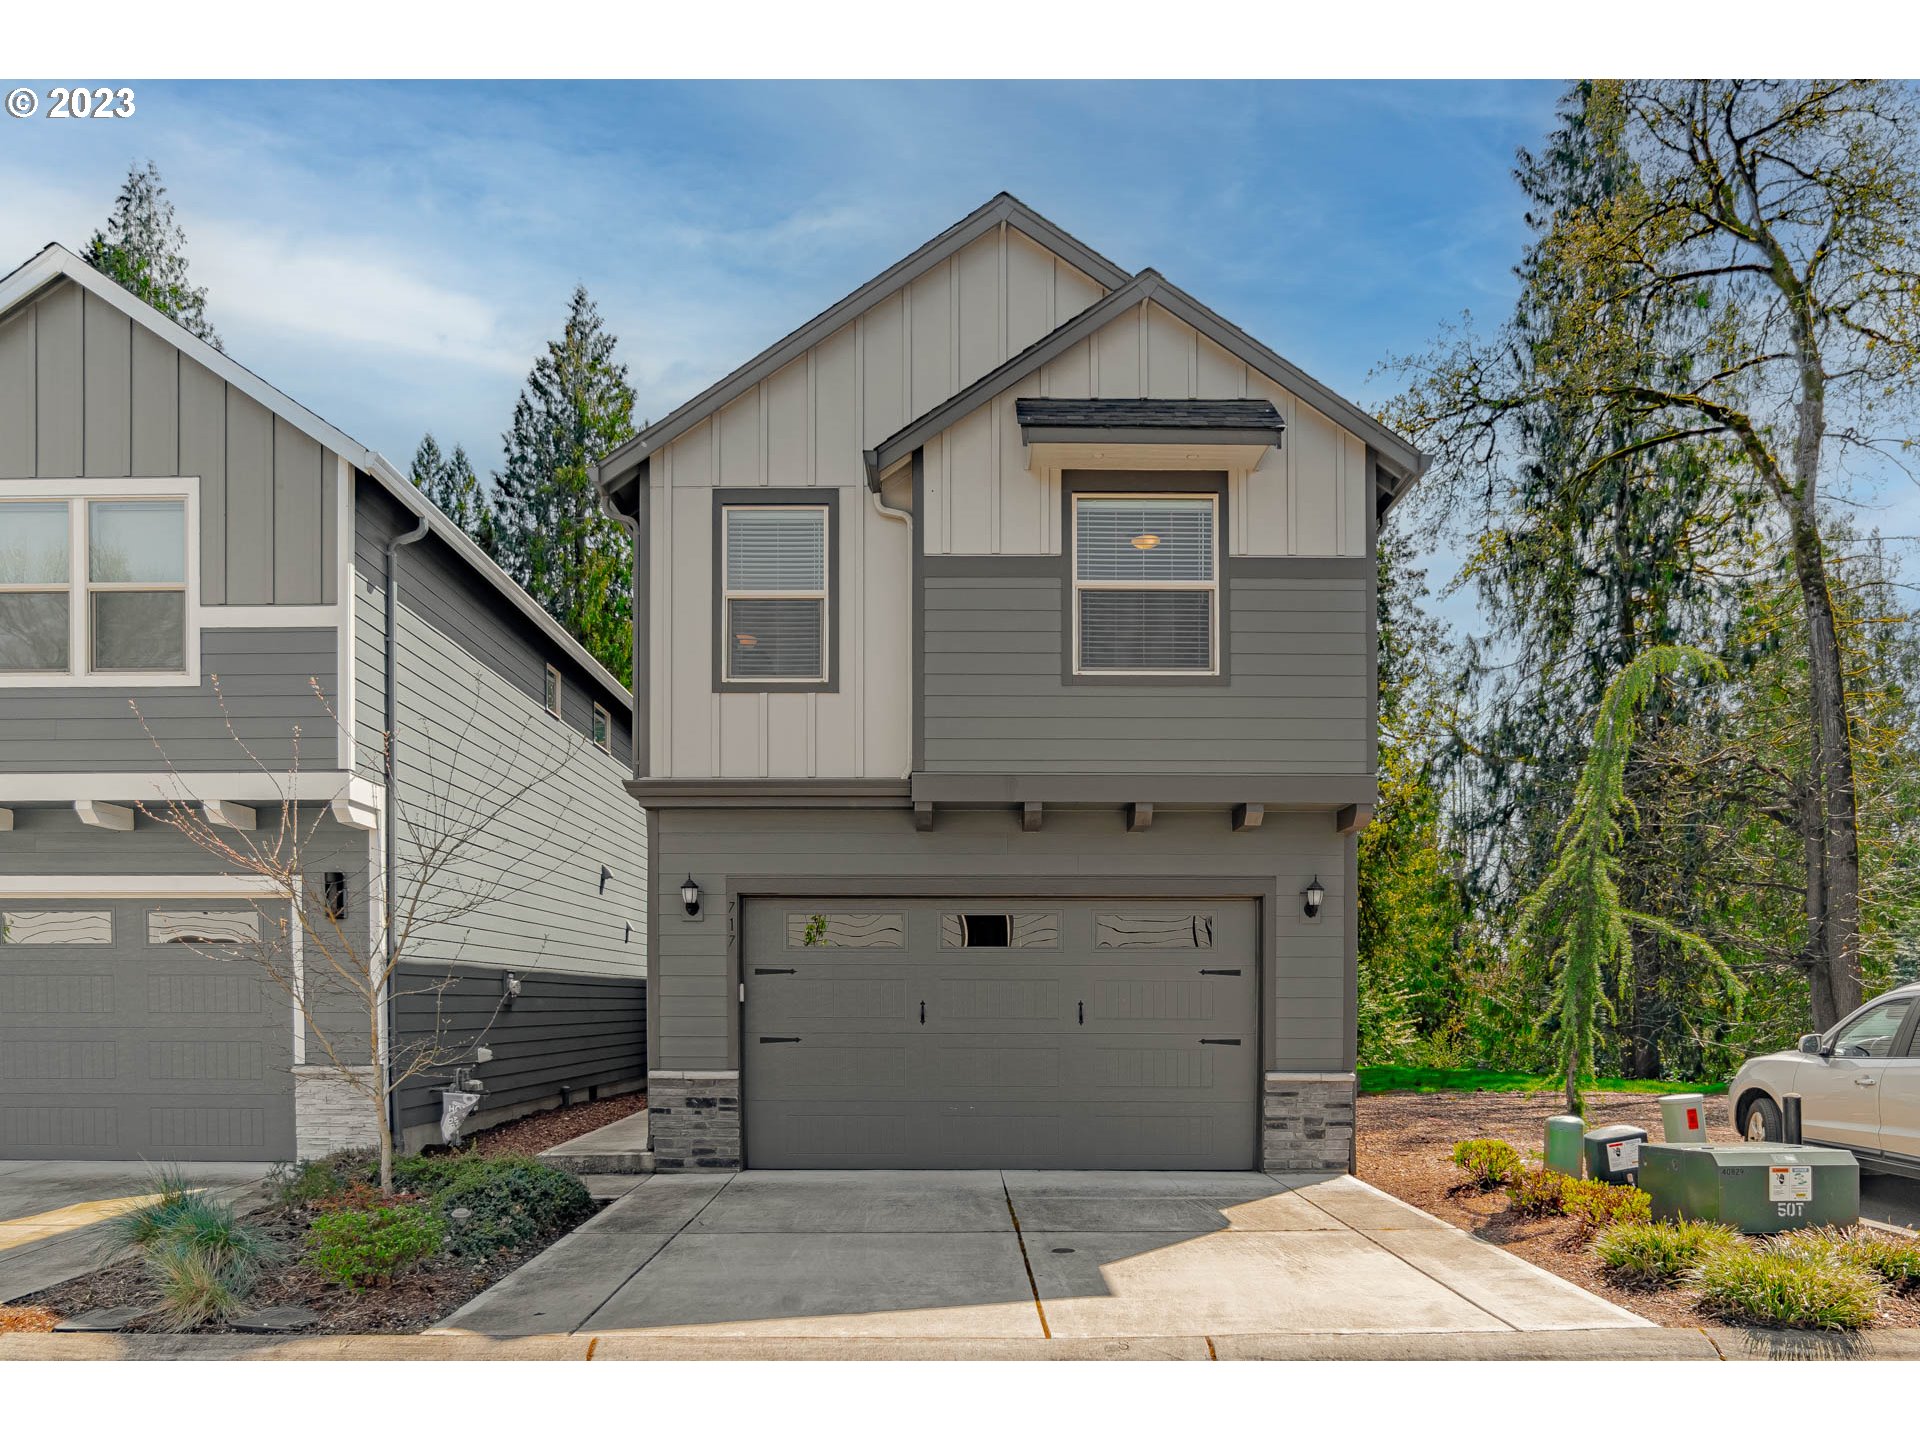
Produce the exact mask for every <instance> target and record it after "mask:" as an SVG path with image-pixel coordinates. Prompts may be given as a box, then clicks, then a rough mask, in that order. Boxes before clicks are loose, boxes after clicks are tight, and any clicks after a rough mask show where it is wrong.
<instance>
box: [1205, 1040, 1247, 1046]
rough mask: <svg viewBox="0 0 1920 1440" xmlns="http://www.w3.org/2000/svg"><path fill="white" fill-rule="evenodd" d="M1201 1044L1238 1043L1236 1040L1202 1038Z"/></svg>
mask: <svg viewBox="0 0 1920 1440" xmlns="http://www.w3.org/2000/svg"><path fill="white" fill-rule="evenodd" d="M1200 1043H1201V1044H1202V1045H1238V1044H1239V1043H1240V1042H1239V1041H1238V1040H1202V1041H1201V1042H1200Z"/></svg>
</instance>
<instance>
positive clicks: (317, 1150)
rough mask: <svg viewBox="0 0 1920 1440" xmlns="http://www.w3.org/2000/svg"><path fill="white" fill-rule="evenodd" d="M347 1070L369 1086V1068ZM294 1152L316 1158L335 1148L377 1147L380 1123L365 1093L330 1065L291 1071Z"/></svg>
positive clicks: (301, 1066)
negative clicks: (361, 1078)
mask: <svg viewBox="0 0 1920 1440" xmlns="http://www.w3.org/2000/svg"><path fill="white" fill-rule="evenodd" d="M350 1069H351V1072H352V1073H353V1074H355V1075H358V1076H361V1077H363V1079H364V1082H365V1083H366V1084H367V1085H369V1086H370V1085H372V1084H373V1083H374V1079H373V1067H372V1066H371V1065H355V1066H352V1067H350ZM293 1140H294V1154H295V1156H297V1157H298V1158H299V1159H301V1160H319V1159H321V1158H323V1157H325V1156H328V1155H331V1154H333V1153H334V1152H336V1151H339V1150H369V1149H372V1148H374V1147H375V1146H377V1145H379V1143H380V1121H379V1118H378V1117H377V1116H376V1115H375V1114H374V1109H373V1101H372V1100H371V1099H370V1098H368V1094H367V1091H366V1090H364V1089H362V1088H360V1087H359V1086H358V1085H356V1084H354V1082H353V1081H352V1080H349V1079H348V1078H347V1072H346V1071H343V1070H342V1069H341V1068H340V1067H338V1066H335V1065H296V1066H294V1067H293Z"/></svg>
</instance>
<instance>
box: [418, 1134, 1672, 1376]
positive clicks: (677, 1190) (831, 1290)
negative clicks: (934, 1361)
mask: <svg viewBox="0 0 1920 1440" xmlns="http://www.w3.org/2000/svg"><path fill="white" fill-rule="evenodd" d="M623 1183H624V1182H623ZM1647 1324H1648V1322H1647V1321H1644V1320H1642V1319H1640V1318H1639V1317H1638V1316H1635V1315H1632V1314H1630V1313H1628V1312H1627V1311H1625V1310H1622V1309H1620V1308H1618V1307H1617V1306H1614V1305H1611V1304H1608V1303H1607V1302H1606V1301H1604V1300H1601V1299H1599V1298H1597V1297H1595V1296H1593V1295H1590V1294H1588V1293H1587V1292H1586V1291H1584V1290H1581V1289H1579V1288H1578V1287H1576V1286H1574V1285H1571V1284H1568V1283H1567V1282H1566V1281H1564V1280H1561V1279H1559V1278H1558V1277H1557V1276H1554V1275H1550V1274H1548V1273H1547V1272H1545V1271H1543V1270H1539V1269H1537V1268H1535V1267H1534V1266H1531V1265H1528V1264H1526V1263H1525V1262H1524V1261H1521V1260H1518V1259H1515V1258H1514V1257H1512V1256H1510V1255H1507V1254H1505V1253H1503V1252H1502V1251H1500V1250H1498V1249H1496V1248H1494V1247H1493V1246H1491V1245H1487V1244H1485V1243H1483V1242H1481V1241H1478V1240H1475V1239H1474V1238H1473V1237H1471V1236H1469V1235H1467V1234H1465V1233H1463V1232H1461V1231H1459V1230H1455V1229H1454V1228H1453V1227H1452V1226H1450V1225H1447V1224H1444V1223H1443V1222H1441V1221H1439V1220H1436V1219H1434V1218H1433V1217H1432V1216H1429V1215H1427V1214H1425V1213H1423V1212H1421V1211H1419V1210H1416V1209H1413V1208H1412V1207H1411V1206H1408V1205H1404V1204H1402V1203H1401V1202H1400V1201H1398V1200H1395V1199H1393V1198H1391V1197H1390V1196H1387V1195H1385V1194H1383V1193H1381V1192H1380V1191H1378V1190H1375V1189H1374V1188H1372V1187H1371V1186H1369V1185H1365V1184H1363V1183H1361V1182H1360V1181H1358V1180H1355V1179H1353V1178H1352V1177H1350V1176H1345V1175H1342V1176H1337V1177H1329V1176H1309V1175H1293V1176H1288V1175H1259V1174H1251V1173H1238V1172H1236V1173H1229V1174H1170V1173H1112V1172H1085V1171H1018V1170H1009V1171H991V1170H989V1171H934V1172H928V1171H866V1172H858V1173H853V1172H834V1171H767V1170H753V1171H746V1172H744V1173H740V1174H736V1175H728V1176H669V1175H658V1176H653V1177H650V1178H647V1179H643V1180H638V1181H636V1183H635V1184H634V1185H633V1188H632V1189H630V1190H628V1191H626V1193H625V1194H623V1195H622V1196H621V1197H620V1198H619V1199H617V1200H615V1201H614V1202H613V1203H612V1204H611V1205H609V1206H608V1207H607V1208H606V1209H605V1210H603V1211H602V1212H601V1213H600V1214H599V1215H597V1216H596V1217H594V1219H592V1220H590V1221H589V1222H587V1224H585V1225H583V1226H581V1227H580V1229H579V1230H577V1231H575V1232H574V1233H573V1234H572V1235H570V1236H568V1237H567V1238H566V1239H564V1240H562V1241H561V1242H560V1243H559V1244H557V1245H555V1246H553V1247H552V1248H551V1249H550V1250H548V1251H547V1252H546V1253H544V1254H543V1255H541V1256H539V1257H538V1258H536V1259H535V1260H533V1261H532V1262H530V1263H529V1264H527V1265H526V1266H524V1267H522V1268H521V1269H520V1270H517V1271H515V1272H514V1273H513V1274H512V1275H510V1276H508V1277H507V1278H506V1279H505V1280H504V1281H502V1282H501V1283H500V1284H499V1285H496V1286H494V1287H493V1288H492V1289H491V1290H488V1291H486V1292H485V1293H483V1294H481V1295H479V1296H477V1297H476V1298H475V1299H474V1300H473V1301H471V1302H470V1303H469V1304H467V1305H466V1306H465V1307H463V1308H462V1309H461V1310H460V1311H458V1312H457V1313H455V1314H454V1315H452V1316H451V1317H449V1318H448V1319H447V1320H446V1321H445V1322H444V1323H443V1324H442V1325H441V1326H439V1327H438V1331H437V1333H454V1334H462V1333H464V1334H479V1335H489V1336H517V1335H535V1334H553V1333H569V1332H578V1333H582V1334H610V1333H627V1334H642V1335H656V1336H687V1337H705V1338H725V1337H741V1338H767V1339H775V1338H800V1339H816V1340H818V1339H902V1338H906V1339H959V1338H995V1339H1034V1340H1039V1339H1043V1338H1052V1339H1062V1340H1082V1339H1125V1338H1135V1337H1137V1338H1147V1337H1174V1336H1205V1337H1214V1336H1234V1335H1273V1334H1293V1335H1312V1334H1345V1335H1354V1334H1378V1335H1395V1334H1446V1333H1470V1332H1500V1333H1507V1334H1511V1333H1513V1332H1516V1331H1564V1330H1583V1329H1625V1328H1635V1327H1643V1326H1646V1325H1647ZM1209 1343H1211V1341H1210V1338H1209Z"/></svg>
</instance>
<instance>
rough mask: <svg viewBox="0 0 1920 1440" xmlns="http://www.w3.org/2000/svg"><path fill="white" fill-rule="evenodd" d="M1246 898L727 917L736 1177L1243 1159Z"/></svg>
mask: <svg viewBox="0 0 1920 1440" xmlns="http://www.w3.org/2000/svg"><path fill="white" fill-rule="evenodd" d="M1254 915H1255V908H1254V906H1253V904H1252V903H1251V902H1247V901H1191V900H1183V901H1178V902H1156V901H1137V900H1112V901H1106V900H1096V901H1089V900H1073V901H1046V900H1031V899H1022V900H999V901H995V900H984V901H983V900H965V901H943V900H907V901H902V900H871V901H861V900H819V901H808V900H799V901H784V900H782V901H774V900H764V901H754V902H750V903H749V904H748V906H747V934H746V942H747V943H746V950H745V960H744V965H743V969H744V971H745V978H746V984H747V1008H746V1034H745V1042H746V1044H745V1057H744V1058H745V1065H744V1070H745V1073H744V1076H743V1079H742V1087H743V1090H744V1096H743V1099H744V1103H745V1120H746V1134H745V1144H746V1155H747V1163H748V1164H749V1165H752V1166H756V1167H763V1168H772V1169H781V1168H809V1167H858V1168H895V1167H897V1168H906V1169H917V1168H936V1169H939V1168H953V1169H966V1168H971V1167H1006V1168H1013V1169H1054V1168H1058V1169H1144V1170H1235V1169H1250V1168H1252V1166H1253V1164H1254V1145H1255V1140H1256V1130H1257V1124H1258V1119H1257V1112H1256V1103H1257V1096H1258V1091H1259V1086H1258V1079H1259V1038H1258V1025H1257V1019H1256V1017H1257V1014H1258V1000H1257V995H1258V974H1257V969H1258V961H1257V958H1256V956H1257V946H1256V944H1255V928H1254Z"/></svg>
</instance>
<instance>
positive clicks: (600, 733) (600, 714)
mask: <svg viewBox="0 0 1920 1440" xmlns="http://www.w3.org/2000/svg"><path fill="white" fill-rule="evenodd" d="M587 738H588V739H589V740H591V741H593V746H594V748H595V749H596V750H604V751H605V752H606V753H607V754H609V755H611V754H612V753H613V715H612V713H611V712H610V711H608V709H607V707H606V706H604V705H602V704H601V703H600V702H599V701H598V700H596V701H594V702H593V733H591V734H590V735H588V736H587Z"/></svg>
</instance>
